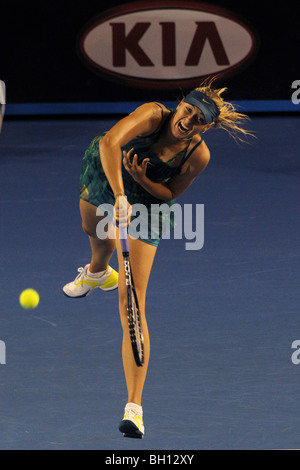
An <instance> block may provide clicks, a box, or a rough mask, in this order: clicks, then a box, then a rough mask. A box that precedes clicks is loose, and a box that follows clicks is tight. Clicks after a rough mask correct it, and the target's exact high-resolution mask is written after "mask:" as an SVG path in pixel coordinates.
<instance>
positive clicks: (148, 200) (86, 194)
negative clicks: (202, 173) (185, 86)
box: [79, 103, 202, 246]
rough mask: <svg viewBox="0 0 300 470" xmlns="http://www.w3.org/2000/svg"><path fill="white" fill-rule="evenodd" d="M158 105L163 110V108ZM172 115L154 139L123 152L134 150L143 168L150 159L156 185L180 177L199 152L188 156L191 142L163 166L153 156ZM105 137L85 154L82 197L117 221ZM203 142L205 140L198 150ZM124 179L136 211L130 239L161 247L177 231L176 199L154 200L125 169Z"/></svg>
mask: <svg viewBox="0 0 300 470" xmlns="http://www.w3.org/2000/svg"><path fill="white" fill-rule="evenodd" d="M156 104H157V103H156ZM157 105H158V106H160V105H159V104H157ZM160 108H161V112H162V114H163V109H162V107H161V106H160ZM170 111H171V112H170V114H169V116H168V117H167V118H166V119H165V121H164V123H163V124H162V126H161V127H160V128H159V129H158V130H157V131H155V132H154V133H153V134H152V135H150V136H147V137H135V138H134V139H133V140H131V141H130V142H128V143H127V144H126V145H124V146H123V147H122V149H121V150H122V151H123V150H125V151H126V152H128V151H129V150H130V149H131V148H134V153H136V154H137V155H138V164H139V165H140V164H141V162H142V161H143V159H144V158H149V159H150V160H149V162H148V164H147V171H146V176H147V177H148V178H149V179H150V180H151V181H154V182H156V183H167V182H168V181H169V180H170V179H171V178H173V177H174V176H175V175H177V174H179V173H180V171H181V168H182V166H183V164H184V163H185V162H186V161H187V159H188V158H189V156H190V155H191V153H192V152H193V151H194V149H195V147H193V148H192V150H191V151H190V152H189V153H188V152H187V150H188V147H189V144H190V141H188V143H187V146H186V148H185V149H184V150H183V151H182V152H180V153H179V154H178V155H176V156H175V157H174V158H172V159H171V160H170V161H168V162H163V161H162V160H161V159H160V158H159V157H157V156H156V155H154V154H151V149H152V147H153V145H154V144H155V142H156V141H157V140H158V139H159V137H160V135H161V132H162V130H163V129H164V127H165V125H166V124H167V122H168V121H169V119H171V117H172V115H173V114H174V112H175V110H170ZM105 134H106V132H105V133H103V134H101V135H100V136H97V137H95V138H94V139H93V141H92V142H91V144H90V145H89V147H88V148H87V150H86V152H85V154H84V157H83V160H82V167H81V174H80V183H79V195H80V198H81V199H83V200H85V201H87V202H89V203H90V204H93V205H94V206H97V207H99V206H101V209H102V210H104V212H105V213H107V216H108V217H109V218H110V219H111V220H113V207H114V204H115V197H114V194H113V191H112V189H111V187H110V184H109V182H108V179H107V177H106V175H105V172H104V170H103V167H102V164H101V159H100V154H99V142H100V140H101V139H102V137H104V135H105ZM201 142H202V139H201V141H199V143H198V144H196V146H198V145H199V144H200V143H201ZM178 158H181V162H180V165H179V166H172V164H174V162H175V161H176V159H178ZM122 177H123V183H124V191H125V195H126V196H127V199H128V202H129V203H130V204H131V205H132V209H133V211H132V217H131V223H130V226H129V228H128V233H129V235H132V236H133V237H134V238H137V233H138V238H139V239H140V240H142V241H144V242H146V243H149V244H151V245H155V246H157V245H158V243H159V240H160V239H161V237H162V235H163V233H168V232H169V231H170V229H171V228H173V227H174V212H173V211H172V206H173V205H174V204H175V202H176V201H175V199H172V200H170V201H167V202H166V201H163V200H160V199H157V198H156V197H154V196H152V195H151V194H149V193H148V192H147V191H146V190H145V189H144V188H143V187H142V186H140V185H139V184H138V183H137V182H136V181H135V180H134V179H133V178H132V176H131V175H130V174H129V173H128V172H127V171H126V169H125V168H124V166H123V165H122ZM134 221H135V222H134Z"/></svg>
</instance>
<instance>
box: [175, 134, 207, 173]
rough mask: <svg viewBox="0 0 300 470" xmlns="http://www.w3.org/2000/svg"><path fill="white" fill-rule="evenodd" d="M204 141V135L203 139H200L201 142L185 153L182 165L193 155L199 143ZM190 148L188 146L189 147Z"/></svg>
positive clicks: (199, 143)
mask: <svg viewBox="0 0 300 470" xmlns="http://www.w3.org/2000/svg"><path fill="white" fill-rule="evenodd" d="M202 142H203V137H201V139H200V140H199V142H197V143H196V144H195V145H194V147H192V148H191V150H190V151H189V152H188V153H187V152H186V154H185V155H184V157H183V159H182V160H181V163H180V166H182V165H183V164H184V163H185V162H186V161H187V160H188V159H189V158H190V156H191V155H192V153H193V152H194V150H196V148H197V147H199V145H201V144H202ZM187 148H188V147H187Z"/></svg>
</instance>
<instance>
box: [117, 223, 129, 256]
mask: <svg viewBox="0 0 300 470" xmlns="http://www.w3.org/2000/svg"><path fill="white" fill-rule="evenodd" d="M119 236H120V242H121V250H122V252H123V253H129V245H128V238H127V227H119Z"/></svg>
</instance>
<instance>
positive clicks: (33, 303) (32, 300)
mask: <svg viewBox="0 0 300 470" xmlns="http://www.w3.org/2000/svg"><path fill="white" fill-rule="evenodd" d="M39 301H40V296H39V294H38V293H37V291H36V290H34V289H25V290H23V292H21V294H20V304H21V305H22V307H23V308H26V309H29V308H35V307H37V306H38V304H39Z"/></svg>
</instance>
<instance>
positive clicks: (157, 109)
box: [134, 101, 171, 120]
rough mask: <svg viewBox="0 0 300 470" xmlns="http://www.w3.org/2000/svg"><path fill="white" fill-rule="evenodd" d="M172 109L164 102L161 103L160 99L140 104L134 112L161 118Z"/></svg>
mask: <svg viewBox="0 0 300 470" xmlns="http://www.w3.org/2000/svg"><path fill="white" fill-rule="evenodd" d="M170 112H171V110H170V109H169V108H167V107H166V106H165V105H164V104H162V103H159V102H158V101H150V102H147V103H143V104H141V105H140V106H138V107H137V108H136V109H135V111H134V113H135V114H143V115H144V116H147V118H153V119H157V120H159V119H161V118H162V117H164V116H165V115H167V114H170Z"/></svg>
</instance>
